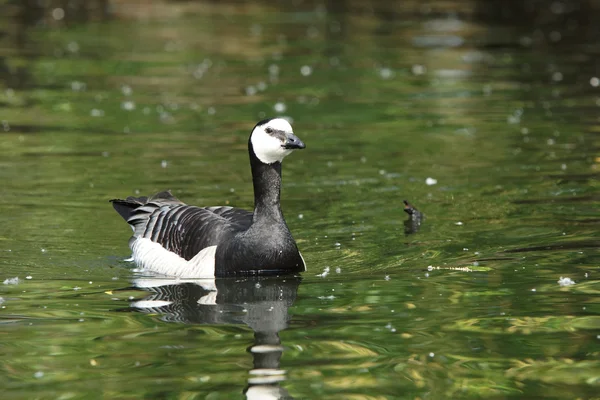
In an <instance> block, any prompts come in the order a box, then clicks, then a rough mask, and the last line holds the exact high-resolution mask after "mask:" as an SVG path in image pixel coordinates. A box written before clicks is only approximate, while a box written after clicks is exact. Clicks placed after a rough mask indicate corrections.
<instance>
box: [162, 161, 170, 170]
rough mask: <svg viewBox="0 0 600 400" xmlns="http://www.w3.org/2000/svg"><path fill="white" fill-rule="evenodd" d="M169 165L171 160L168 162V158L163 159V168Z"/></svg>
mask: <svg viewBox="0 0 600 400" xmlns="http://www.w3.org/2000/svg"><path fill="white" fill-rule="evenodd" d="M168 165H169V162H168V161H167V160H162V161H161V162H160V166H161V167H162V168H167V166H168Z"/></svg>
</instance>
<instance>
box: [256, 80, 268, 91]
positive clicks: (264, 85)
mask: <svg viewBox="0 0 600 400" xmlns="http://www.w3.org/2000/svg"><path fill="white" fill-rule="evenodd" d="M256 88H257V89H258V90H260V91H261V92H264V91H265V90H267V83H266V82H263V81H260V82H258V83H257V84H256Z"/></svg>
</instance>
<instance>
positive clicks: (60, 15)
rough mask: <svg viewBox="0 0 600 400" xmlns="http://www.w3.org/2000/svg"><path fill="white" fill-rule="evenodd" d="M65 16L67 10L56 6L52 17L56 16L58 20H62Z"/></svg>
mask: <svg viewBox="0 0 600 400" xmlns="http://www.w3.org/2000/svg"><path fill="white" fill-rule="evenodd" d="M64 17H65V10H63V9H62V8H60V7H58V8H55V9H54V10H52V18H54V19H55V20H57V21H60V20H62V19H63V18H64Z"/></svg>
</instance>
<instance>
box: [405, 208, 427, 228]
mask: <svg viewBox="0 0 600 400" xmlns="http://www.w3.org/2000/svg"><path fill="white" fill-rule="evenodd" d="M404 212H405V213H407V214H408V219H407V220H406V221H404V233H405V234H407V235H410V234H412V233H417V232H418V231H419V228H420V227H421V222H422V221H423V218H424V217H425V216H424V215H423V213H422V212H421V211H419V210H417V209H416V208H415V207H414V206H413V205H412V204H410V203H409V202H408V201H406V200H404Z"/></svg>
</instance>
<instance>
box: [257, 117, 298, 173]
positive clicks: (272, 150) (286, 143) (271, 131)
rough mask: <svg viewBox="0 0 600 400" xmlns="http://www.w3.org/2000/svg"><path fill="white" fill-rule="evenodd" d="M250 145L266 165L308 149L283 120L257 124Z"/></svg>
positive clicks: (273, 119)
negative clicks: (292, 153) (297, 151)
mask: <svg viewBox="0 0 600 400" xmlns="http://www.w3.org/2000/svg"><path fill="white" fill-rule="evenodd" d="M250 145H251V146H252V150H253V151H254V154H255V155H256V157H257V158H258V159H259V160H260V161H261V162H262V163H264V164H273V163H275V162H281V161H282V160H283V159H284V158H285V156H287V155H289V154H290V153H291V152H292V151H294V150H296V149H303V148H305V147H306V146H305V145H304V143H303V142H302V140H300V139H299V138H298V136H296V135H294V132H293V131H292V126H291V125H290V123H289V122H288V121H286V120H285V119H283V118H272V119H265V120H263V121H260V122H259V123H258V124H256V126H255V127H254V129H253V130H252V134H251V135H250Z"/></svg>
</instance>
